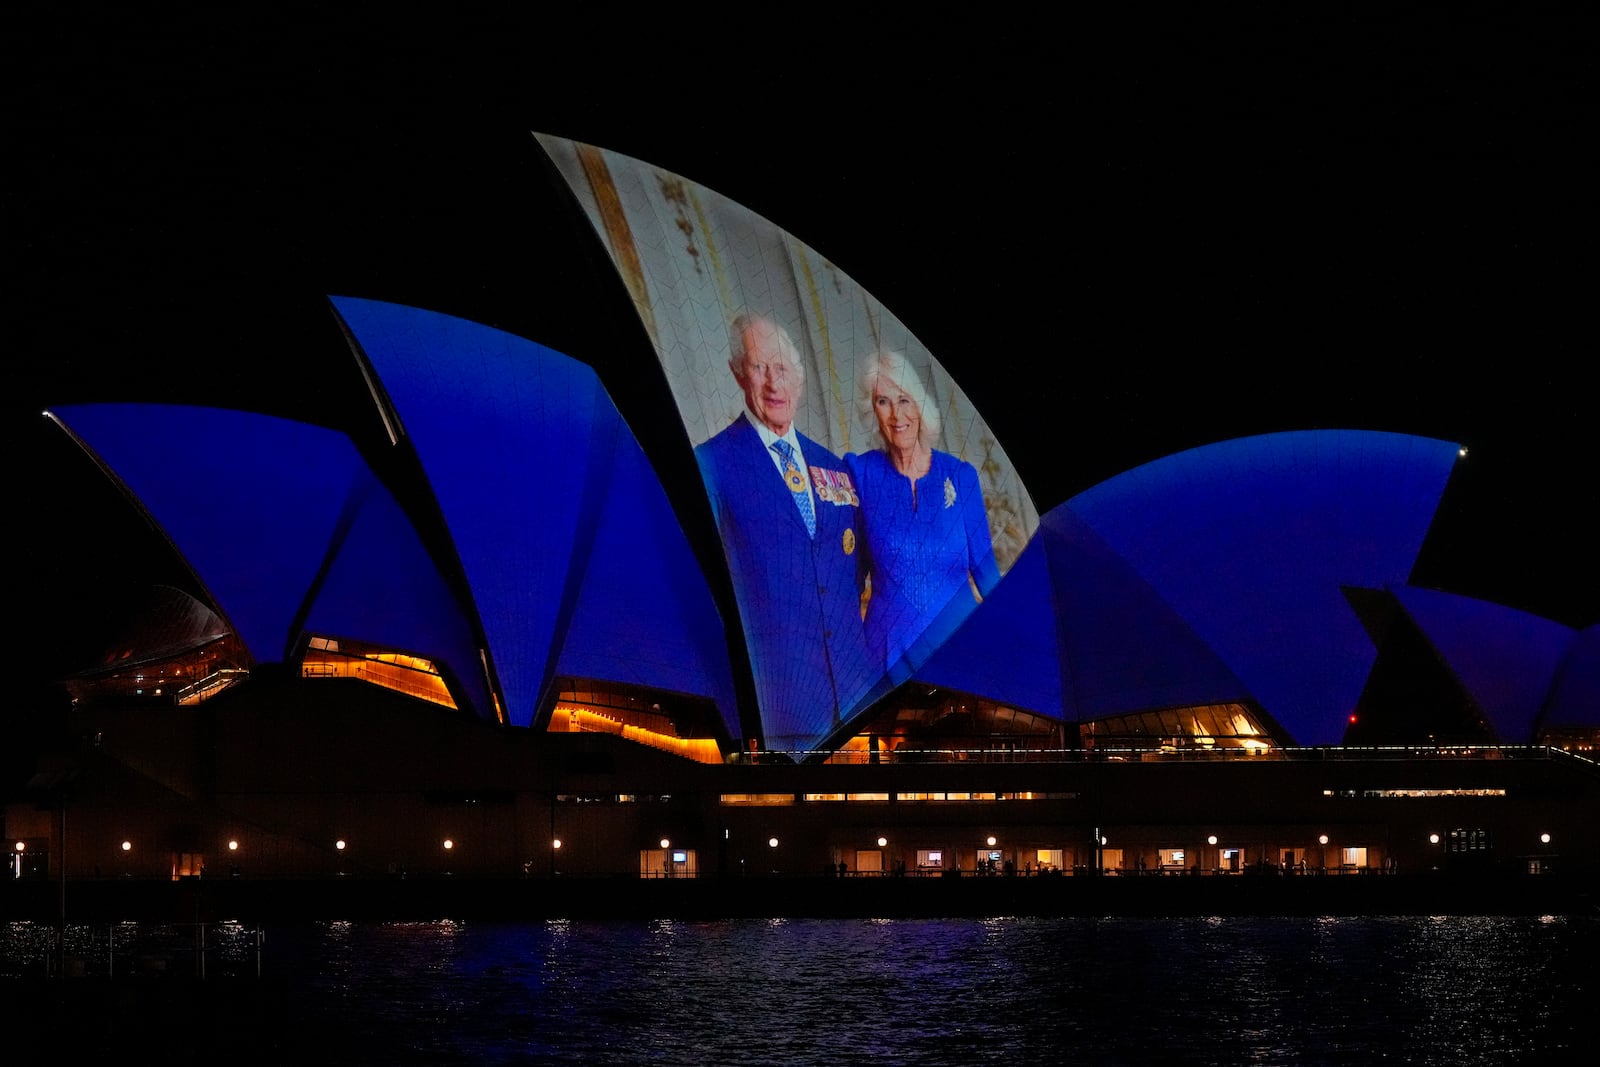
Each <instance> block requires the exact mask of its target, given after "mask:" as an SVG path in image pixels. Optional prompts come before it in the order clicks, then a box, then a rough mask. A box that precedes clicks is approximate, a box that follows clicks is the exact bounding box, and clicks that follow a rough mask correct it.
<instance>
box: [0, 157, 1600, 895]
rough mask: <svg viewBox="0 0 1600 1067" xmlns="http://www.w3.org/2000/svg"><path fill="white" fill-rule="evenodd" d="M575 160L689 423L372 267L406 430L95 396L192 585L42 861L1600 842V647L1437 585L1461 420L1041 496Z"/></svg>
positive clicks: (856, 857) (888, 338) (1094, 869)
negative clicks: (362, 431)
mask: <svg viewBox="0 0 1600 1067" xmlns="http://www.w3.org/2000/svg"><path fill="white" fill-rule="evenodd" d="M538 141H539V144H540V146H541V147H542V149H543V151H544V152H545V154H546V155H547V156H548V160H549V164H550V168H549V169H550V176H551V179H552V189H553V190H554V193H555V195H559V196H562V197H564V198H566V199H567V200H569V201H570V204H571V210H572V213H573V217H574V219H575V220H577V221H578V222H580V223H581V222H582V221H583V220H584V219H587V223H588V224H589V225H590V231H588V232H587V236H589V237H592V239H593V241H594V242H595V247H596V249H597V250H603V253H602V254H603V256H604V257H605V258H607V259H608V260H609V262H610V264H611V265H612V266H613V267H614V269H615V275H616V280H617V282H618V283H619V285H618V290H617V291H618V294H619V296H618V307H619V310H618V314H622V315H625V314H629V313H630V309H629V307H628V304H629V302H630V301H631V313H632V314H633V315H635V316H636V317H637V319H638V324H639V336H640V338H641V342H640V345H639V350H638V352H637V353H636V356H637V358H636V359H635V360H634V362H633V364H632V367H631V369H630V370H629V371H628V372H627V373H629V374H630V375H631V376H632V378H631V380H630V381H629V382H628V383H627V388H629V389H633V390H636V389H638V388H639V387H638V384H637V383H638V382H639V381H645V382H648V383H653V384H651V385H650V386H649V387H648V388H650V389H652V390H654V391H655V393H656V395H657V398H658V406H659V409H660V410H661V411H662V412H671V413H675V415H676V416H677V419H676V421H674V422H673V424H672V425H673V426H674V427H675V428H676V427H677V426H679V425H681V433H679V432H677V431H676V429H675V431H674V433H673V434H669V435H666V436H665V437H664V438H663V437H662V436H661V435H655V436H653V437H652V438H651V448H650V449H648V450H647V448H646V447H645V446H644V445H642V444H641V438H640V437H639V436H638V435H637V434H636V432H635V430H634V429H633V428H632V427H631V426H630V423H629V421H628V420H627V419H626V418H625V417H624V414H623V412H622V410H621V409H619V407H618V405H617V403H616V402H615V401H614V400H613V397H614V395H615V394H616V393H617V391H618V389H619V388H621V387H622V385H623V383H620V382H618V381H617V380H616V375H617V374H618V373H619V372H618V371H617V370H616V368H615V367H607V368H603V369H597V368H595V367H592V366H589V365H586V364H584V363H582V362H579V361H577V360H575V359H572V358H570V357H568V356H566V355H564V354H563V353H562V352H560V351H556V350H553V349H551V348H548V347H545V346H544V345H542V344H541V343H540V341H539V339H538V338H529V337H520V336H512V335H510V334H507V333H505V332H501V331H499V330H496V329H493V328H490V327H488V326H485V325H481V324H478V323H475V322H470V321H465V320H463V319H460V318H455V317H451V316H449V315H445V314H441V313H438V312H435V311H432V310H429V309H427V308H421V307H415V306H408V305H402V304H398V303H390V302H386V301H384V300H382V299H376V298H374V297H372V296H370V295H367V296H361V297H356V296H347V295H340V294H334V295H331V296H330V297H329V302H328V310H329V315H328V329H329V330H330V331H334V332H337V333H341V334H342V336H343V338H344V340H345V341H346V342H347V349H348V353H349V358H350V359H351V360H353V361H354V362H355V365H356V366H357V367H358V368H359V371H360V374H361V376H362V380H363V381H364V382H365V387H366V397H365V401H366V404H367V405H368V407H367V409H366V410H365V411H364V412H362V418H363V419H365V420H366V421H367V422H369V423H370V424H371V425H373V426H375V427H379V428H380V429H379V431H378V432H376V433H374V434H371V435H365V436H360V437H359V438H358V437H357V436H353V435H351V434H349V433H347V432H345V431H343V430H341V429H337V428H333V427H328V426H323V425H314V424H311V423H305V422H298V421H292V420H290V419H286V418H283V417H282V416H280V415H275V414H267V413H263V412H259V411H250V410H238V409H222V408H206V407H194V406H185V405H179V404H161V403H151V402H148V401H145V400H141V401H138V402H134V401H129V402H126V403H119V402H96V403H66V404H62V405H60V406H55V407H52V408H51V409H50V410H49V411H47V412H46V417H47V418H48V419H49V420H51V422H52V423H53V424H54V426H55V428H57V429H58V430H59V433H60V434H62V435H64V437H65V439H66V440H67V441H69V442H70V443H71V445H72V446H74V447H76V448H78V449H81V452H82V454H83V457H84V458H85V463H84V469H85V472H86V474H87V475H91V476H93V477H95V478H103V479H108V480H109V482H110V484H112V485H114V486H116V487H117V488H118V489H119V490H120V491H121V493H122V494H123V495H124V497H125V499H126V506H127V507H128V508H129V509H133V510H135V511H136V512H137V513H138V515H140V516H142V517H143V518H144V519H145V520H147V522H148V524H149V527H150V529H151V530H152V531H154V532H155V533H156V534H158V535H159V537H161V538H162V539H164V541H165V542H167V543H169V544H170V548H171V551H172V553H173V555H174V558H175V559H178V560H180V561H181V562H182V566H183V571H184V574H185V577H186V579H187V580H185V581H178V582H175V583H173V584H162V585H158V586H153V587H152V588H151V589H150V590H149V596H148V600H147V602H146V603H145V604H144V606H143V609H142V610H141V611H140V612H138V613H137V614H136V615H135V616H133V617H132V618H131V619H130V624H129V626H128V628H127V630H126V632H125V633H123V634H121V635H119V636H118V638H117V640H115V641H114V642H112V643H111V645H110V647H108V648H106V649H105V652H104V655H103V656H102V657H100V658H99V659H98V660H96V661H95V662H92V663H89V664H86V665H85V666H84V668H83V669H82V670H80V671H78V672H76V673H74V674H72V676H71V677H69V678H66V679H63V683H64V685H65V688H66V689H67V691H68V692H69V693H70V695H71V708H70V718H71V725H72V733H73V736H74V738H75V739H76V743H75V744H73V745H70V746H66V747H64V748H63V750H62V751H59V752H52V753H46V754H45V755H44V756H42V757H41V758H40V760H39V762H38V765H37V766H36V767H35V768H33V769H32V773H31V776H30V778H29V780H28V781H27V783H26V785H25V786H23V787H22V788H21V789H20V790H18V791H16V792H15V793H14V794H13V795H9V796H6V797H4V798H3V799H4V800H5V801H6V806H5V809H4V822H3V824H0V825H3V829H4V839H5V842H6V846H7V850H8V852H9V859H8V867H9V872H8V873H9V879H8V880H10V881H13V882H20V881H45V882H54V881H55V880H57V879H60V880H61V881H62V883H63V884H65V882H66V881H68V880H71V881H75V882H76V881H85V882H87V881H90V880H95V879H101V880H109V879H113V878H115V879H133V880H148V881H178V880H183V879H187V878H196V877H199V876H201V875H202V874H203V875H204V876H205V877H206V878H208V879H209V878H216V877H219V876H232V877H237V878H239V879H262V880H267V879H279V880H314V879H327V878H335V877H337V878H343V879H348V880H352V881H362V880H377V879H386V878H396V877H399V876H402V875H403V876H406V877H409V878H411V879H413V880H417V879H422V878H426V877H430V876H443V875H445V874H446V873H448V874H450V875H452V876H474V877H484V878H510V879H518V880H521V881H520V882H519V884H523V883H526V882H528V881H529V880H532V881H534V882H536V883H537V885H532V886H529V887H527V891H528V892H530V893H536V892H538V891H539V887H540V886H545V885H548V884H549V883H550V882H551V881H552V880H553V879H556V878H565V879H569V880H571V879H581V878H584V877H593V878H601V877H604V878H607V879H611V880H614V881H620V880H629V882H630V884H634V885H635V886H636V888H639V889H640V891H643V888H642V887H638V886H637V880H641V879H643V880H653V879H658V878H668V879H707V878H717V879H730V878H735V877H741V876H742V877H758V876H768V877H770V876H771V875H773V874H807V875H810V874H816V873H818V872H820V871H828V872H832V873H835V874H836V875H844V876H848V877H851V878H858V879H859V878H865V877H877V876H883V877H885V878H894V877H907V878H916V877H918V876H928V875H934V874H938V875H945V876H948V875H950V874H951V873H952V872H959V873H960V874H963V875H980V874H996V875H1001V876H1007V875H1009V876H1016V877H1037V876H1040V875H1045V876H1051V877H1055V876H1061V877H1065V878H1076V877H1080V876H1084V875H1096V874H1105V875H1117V876H1121V877H1122V878H1127V877H1129V876H1138V875H1152V876H1154V875H1162V874H1178V873H1184V874H1206V875H1211V876H1215V877H1222V876H1227V875H1234V874H1237V875H1241V876H1243V875H1249V874H1259V873H1274V874H1280V875H1290V874H1313V873H1324V874H1375V875H1382V874H1386V873H1388V874H1393V873H1395V872H1416V871H1442V872H1443V871H1455V872H1463V873H1467V874H1471V873H1473V872H1480V873H1484V874H1487V873H1488V872H1497V873H1511V874H1515V875H1517V876H1518V877H1521V876H1537V875H1541V874H1546V873H1550V872H1588V874H1590V875H1592V874H1593V873H1594V872H1595V871H1596V870H1597V869H1600V821H1597V820H1596V819H1595V817H1594V816H1595V813H1596V811H1600V803H1597V802H1600V766H1597V765H1596V763H1595V760H1596V758H1597V756H1596V753H1597V744H1600V632H1597V630H1596V628H1595V627H1594V626H1590V627H1588V628H1586V629H1574V628H1572V627H1570V626H1567V625H1564V624H1562V623H1558V622H1555V621H1552V620H1549V619H1544V618H1539V617H1535V616H1531V615H1529V614H1527V613H1525V612H1521V611H1518V610H1515V609H1512V608H1508V607H1504V606H1500V605H1497V604H1493V603H1488V602H1484V601H1482V600H1476V599H1472V598H1470V597H1466V596H1461V595H1457V594H1454V593H1452V592H1450V591H1449V590H1442V589H1433V588H1423V587H1420V586H1413V585H1411V584H1409V583H1408V578H1409V577H1410V575H1411V572H1412V569H1413V565H1414V562H1415V560H1416V558H1417V556H1418V554H1419V552H1420V550H1421V548H1422V545H1423V542H1424V539H1425V538H1426V536H1427V535H1428V531H1429V527H1430V524H1431V523H1432V521H1433V519H1434V517H1435V513H1436V510H1437V508H1438V506H1439V502H1440V499H1441V495H1442V494H1443V493H1444V491H1445V488H1446V486H1447V484H1448V483H1449V481H1450V479H1451V476H1452V472H1453V471H1454V470H1455V468H1456V466H1457V465H1458V464H1460V463H1463V462H1470V459H1469V458H1463V457H1464V450H1463V449H1462V448H1461V446H1460V445H1459V444H1458V443H1456V442H1451V441H1443V440H1435V439H1430V438H1424V437H1418V436H1410V435H1407V434H1402V433H1394V432H1380V431H1371V430H1329V429H1307V430H1303V431H1290V432H1282V433H1272V434H1267V435H1261V436H1251V437H1243V438H1225V439H1220V440H1218V441H1216V442H1215V443H1213V444H1210V445H1208V446H1205V447H1200V448H1194V449H1191V450H1188V451H1184V452H1181V453H1179V454H1175V455H1171V456H1168V457H1166V458H1164V459H1161V460H1158V461H1155V462H1152V463H1149V464H1146V465H1143V466H1140V467H1138V468H1136V469H1133V470H1129V471H1126V472H1124V473H1122V474H1120V475H1118V476H1116V477H1113V478H1111V479H1109V480H1107V481H1105V482H1103V483H1101V484H1099V485H1096V486H1094V487H1093V488H1091V489H1089V490H1087V491H1085V492H1082V493H1080V494H1078V495H1076V496H1074V497H1072V498H1071V499H1069V500H1067V501H1066V502H1065V503H1062V504H1060V505H1059V506H1056V507H1054V508H1052V509H1050V510H1047V511H1045V512H1044V513H1042V514H1041V513H1040V511H1039V509H1038V508H1037V507H1036V506H1035V503H1034V499H1033V497H1032V496H1030V493H1029V490H1028V487H1027V486H1026V485H1024V484H1023V483H1022V481H1021V479H1020V478H1019V477H1018V475H1017V472H1016V470H1015V469H1014V467H1013V465H1012V463H1011V462H1010V460H1009V459H1008V458H1007V456H1006V454H1005V452H1004V450H1003V449H1002V448H1001V446H1000V444H999V441H1000V439H1001V438H1002V437H1003V436H1004V434H1003V432H1002V433H1001V434H999V435H997V434H996V433H995V432H994V430H993V429H992V428H991V425H990V424H989V423H988V422H987V421H986V420H985V418H984V414H983V413H980V412H979V411H977V410H976V409H975V408H974V405H973V404H972V403H971V402H970V401H969V400H968V398H967V396H966V394H965V393H964V392H963V391H962V389H961V387H960V385H959V384H958V383H957V382H956V381H954V380H952V378H951V377H950V375H949V374H948V373H947V372H946V371H945V369H944V367H943V366H942V365H941V364H940V362H939V361H938V359H937V358H936V355H935V354H934V353H931V352H929V351H927V350H926V349H925V348H924V347H923V346H922V345H921V343H920V342H919V341H918V340H917V338H916V337H915V336H914V334H913V333H912V332H911V330H910V329H908V328H907V326H906V325H904V324H902V323H901V322H900V321H898V320H897V319H896V318H895V317H894V315H893V314H892V313H891V312H890V311H889V310H888V309H887V308H885V307H883V306H882V305H881V304H879V303H878V302H877V301H876V300H875V299H874V298H873V297H872V296H871V295H870V294H868V293H866V292H864V291H863V290H862V289H861V288H860V287H859V286H857V285H856V284H855V283H854V282H853V281H852V280H851V279H850V278H849V277H847V276H845V275H844V274H843V273H842V272H840V271H839V270H838V269H837V268H836V267H835V266H834V265H833V264H832V263H830V262H829V261H828V260H827V259H825V258H824V257H823V256H821V255H819V254H818V253H817V252H815V251H813V250H812V249H811V248H809V247H807V246H805V245H804V244H802V243H801V242H799V241H798V240H796V239H795V238H794V237H793V236H792V235H790V234H789V233H787V232H785V231H784V230H782V229H780V228H779V227H777V226H775V225H773V224H772V223H771V222H768V221H767V220H766V219H764V218H762V217H759V216H757V215H755V214H754V213H752V212H750V211H749V210H747V209H745V208H743V207H742V206H741V205H739V204H736V203H733V202H732V201H729V200H728V199H726V198H724V197H721V196H719V195H718V194H717V193H715V192H713V191H712V190H710V189H707V188H705V187H703V186H701V185H698V184H696V183H695V182H693V181H691V180H689V179H687V178H683V177H680V176H678V175H676V174H672V173H669V172H666V171H663V170H661V169H659V168H656V167H653V166H651V165H650V164H648V163H646V162H642V161H639V160H635V159H632V158H629V157H626V156H622V155H619V154H617V153H614V152H610V151H607V150H603V149H600V148H596V147H593V146H589V145H585V144H580V143H576V142H573V141H569V140H565V139H561V138H555V137H547V136H540V137H539V138H538ZM752 324H754V325H752ZM652 357H653V358H652ZM884 357H888V358H887V359H885V358H884ZM1000 429H1001V430H1002V431H1003V427H1001V428H1000ZM661 440H665V441H666V445H664V446H663V445H661V444H660V443H659V442H660V441H661ZM785 442H791V443H793V446H794V447H793V448H792V449H791V448H789V446H788V445H786V444H785ZM908 442H909V443H908ZM769 446H770V447H769ZM902 446H904V447H902ZM746 459H749V460H750V464H751V465H746V464H745V463H744V462H743V461H744V460H746ZM902 460H905V461H906V462H907V463H909V468H908V469H902V463H901V461H902ZM684 472H688V473H689V474H690V477H684V476H683V474H684ZM696 473H698V475H699V477H694V476H693V475H694V474H696ZM221 487H227V489H226V491H220V489H221Z"/></svg>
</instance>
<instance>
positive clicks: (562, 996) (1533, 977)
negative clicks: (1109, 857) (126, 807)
mask: <svg viewBox="0 0 1600 1067" xmlns="http://www.w3.org/2000/svg"><path fill="white" fill-rule="evenodd" d="M53 935H54V931H53V929H52V928H51V927H50V925H49V924H40V923H34V922H13V923H10V924H7V925H5V926H4V927H0V1018H3V1019H4V1021H5V1024H6V1025H5V1032H6V1033H7V1034H8V1035H11V1039H12V1041H13V1042H14V1041H15V1040H17V1039H18V1037H19V1036H21V1037H26V1038H27V1039H28V1043H30V1044H34V1043H36V1047H37V1048H39V1049H40V1050H41V1052H42V1053H44V1054H50V1055H52V1057H54V1056H56V1055H57V1054H59V1055H60V1056H62V1057H65V1058H68V1059H69V1060H73V1061H75V1060H76V1059H78V1058H81V1057H88V1056H97V1055H115V1056H118V1057H126V1058H134V1057H137V1058H141V1059H142V1058H144V1056H145V1054H146V1052H147V1051H148V1053H149V1054H150V1055H152V1056H154V1057H155V1059H156V1060H157V1061H158V1062H165V1063H173V1062H179V1063H191V1062H192V1063H200V1062H205V1063H218V1064H222V1063H226V1064H238V1063H296V1064H319V1063H328V1064H335V1063H337V1064H645V1063H649V1064H695V1065H701V1064H784V1065H810V1064H840V1063H873V1064H939V1063H951V1064H989V1063H993V1064H1002V1063H1003V1064H1031V1063H1082V1064H1145V1063H1169V1064H1170V1063H1176V1064H1241V1063H1255V1064H1370V1063H1377V1062H1389V1063H1406V1064H1438V1065H1463V1064H1560V1063H1569V1062H1572V1063H1576V1062H1589V1055H1588V1054H1589V1053H1591V1052H1592V1048H1591V1047H1590V1045H1591V1040H1592V1035H1591V1032H1590V1030H1591V1025H1590V1024H1591V1021H1592V1018H1593V1015H1594V1012H1595V1010H1596V1006H1597V1004H1600V1000H1597V994H1600V978H1597V974H1600V968H1597V961H1600V917H1593V916H1587V915H1584V916H1576V917H1574V916H1470V915H1448V916H1390V917H1384V916H1373V917H1359V918H1355V917H1337V918H1333V917H1329V918H1315V917H1299V916H1297V917H1282V918H1271V917H1248V918H1246V917H1203V916H1202V917H1185V918H1148V917H1141V918H1085V917H1070V918H1020V917H1018V918H1005V917H1000V918H988V919H980V918H963V919H923V918H914V919H879V920H872V919H776V920H762V919H735V920H718V921H694V920H625V921H624V920H615V921H607V920H571V919H547V920H538V921H527V920H518V921H492V920H470V921H468V920H451V921H431V922H304V923H290V924H284V925H279V926H268V927H248V926H243V925H240V924H235V923H219V924H215V925H212V926H209V927H208V928H206V929H205V930H204V931H203V935H202V932H201V931H199V930H197V929H187V928H184V927H183V926H181V925H177V926H174V925H162V924H139V923H119V924H113V925H97V926H90V925H75V926H69V928H68V931H67V942H66V944H67V952H66V953H65V954H61V953H60V949H59V947H55V946H54V940H53ZM52 954H57V956H58V958H67V959H70V960H71V961H72V969H71V970H70V971H69V972H68V973H67V974H65V975H49V976H46V975H47V971H48V969H49V961H50V959H51V957H52ZM12 1047H13V1049H15V1048H18V1047H21V1046H18V1045H16V1044H13V1046H12ZM16 1062H19V1063H20V1062H23V1061H22V1060H17V1061H16Z"/></svg>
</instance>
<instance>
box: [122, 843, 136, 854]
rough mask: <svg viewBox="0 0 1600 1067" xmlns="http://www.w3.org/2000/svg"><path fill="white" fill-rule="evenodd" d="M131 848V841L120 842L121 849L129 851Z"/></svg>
mask: <svg viewBox="0 0 1600 1067" xmlns="http://www.w3.org/2000/svg"><path fill="white" fill-rule="evenodd" d="M132 849H133V842H132V841H124V842H123V843H122V851H124V852H129V851H131V850H132Z"/></svg>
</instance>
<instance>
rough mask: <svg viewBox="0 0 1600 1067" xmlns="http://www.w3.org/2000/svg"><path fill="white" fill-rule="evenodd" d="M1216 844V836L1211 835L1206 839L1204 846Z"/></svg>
mask: <svg viewBox="0 0 1600 1067" xmlns="http://www.w3.org/2000/svg"><path fill="white" fill-rule="evenodd" d="M1216 843H1217V835H1216V834H1212V835H1211V836H1210V837H1208V838H1206V844H1208V845H1214V844H1216Z"/></svg>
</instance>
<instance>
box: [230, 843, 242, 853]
mask: <svg viewBox="0 0 1600 1067" xmlns="http://www.w3.org/2000/svg"><path fill="white" fill-rule="evenodd" d="M228 851H229V852H238V851H239V842H238V841H229V842H228Z"/></svg>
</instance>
